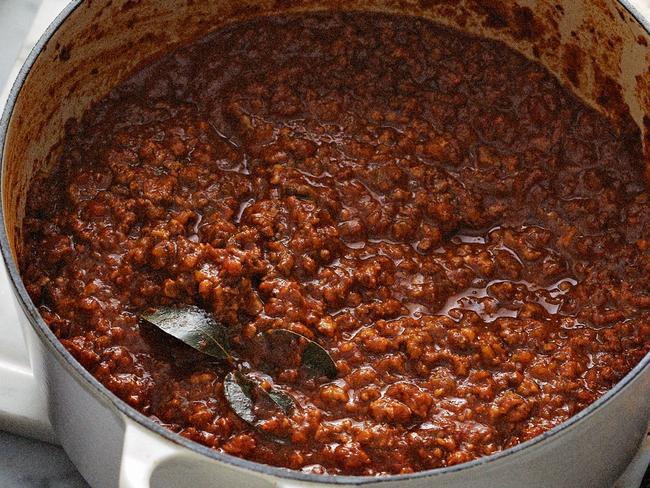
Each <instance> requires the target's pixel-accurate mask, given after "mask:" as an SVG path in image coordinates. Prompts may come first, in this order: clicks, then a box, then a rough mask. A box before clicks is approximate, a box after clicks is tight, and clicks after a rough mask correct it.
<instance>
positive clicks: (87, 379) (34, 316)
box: [0, 0, 650, 486]
mask: <svg viewBox="0 0 650 488" xmlns="http://www.w3.org/2000/svg"><path fill="white" fill-rule="evenodd" d="M618 2H619V3H620V4H621V5H622V6H623V7H624V8H625V9H626V10H627V12H628V13H629V14H630V15H631V16H632V17H633V18H634V19H635V20H636V21H637V22H639V24H640V25H641V26H642V27H643V28H644V30H646V31H647V32H648V33H649V34H650V19H646V18H645V17H643V16H642V15H641V13H640V12H639V10H638V9H637V8H636V7H635V6H634V5H632V3H631V0H618ZM83 3H84V0H71V2H70V3H69V4H68V5H67V6H66V7H65V8H64V9H63V11H62V12H61V13H60V14H59V15H58V16H57V17H56V19H54V21H52V23H51V24H50V25H49V26H48V28H47V29H46V30H45V32H44V33H43V35H42V36H41V37H40V39H39V40H38V42H37V43H36V44H35V45H34V47H33V49H32V50H31V52H30V54H29V56H28V57H27V59H26V60H25V63H24V64H23V66H22V68H21V69H20V72H19V74H18V76H17V77H16V80H15V81H14V83H13V86H12V88H11V91H10V93H9V97H8V99H7V103H6V105H5V107H4V110H3V114H2V118H1V119H0V157H2V164H0V182H1V181H2V176H3V172H4V149H5V142H6V137H7V130H8V128H9V122H10V119H11V116H12V114H13V110H14V107H15V104H16V99H17V98H18V95H19V94H20V90H21V88H22V85H23V83H24V82H25V80H26V78H27V77H28V75H29V72H30V70H31V68H32V66H33V65H34V63H35V62H36V59H37V58H38V56H39V55H40V53H41V51H42V50H43V48H44V47H45V46H46V45H47V43H48V41H49V39H50V38H51V37H52V35H53V34H54V33H55V32H56V31H57V30H58V29H59V28H60V27H61V26H62V25H63V24H64V22H65V21H66V20H67V18H68V17H69V16H70V14H71V13H72V12H74V10H75V9H76V8H77V7H79V6H80V5H82V4H83ZM3 197H4V186H3V185H1V184H0V221H1V222H2V225H0V250H1V252H2V257H3V260H4V264H5V267H6V269H7V272H8V276H9V279H10V281H11V285H12V287H13V290H14V293H15V294H16V298H17V301H18V303H19V304H20V307H21V309H22V310H23V312H24V313H25V314H26V315H27V317H28V319H29V322H30V324H31V325H32V327H33V329H34V330H35V331H36V333H37V334H38V336H39V337H40V338H41V339H44V340H45V342H46V344H47V347H49V348H51V349H53V351H52V352H53V353H54V355H55V357H56V359H57V361H59V363H60V364H61V365H62V366H63V367H64V368H65V369H66V370H68V371H69V372H71V373H72V374H73V375H76V379H77V380H78V381H80V383H81V385H82V386H83V387H84V388H85V389H86V390H88V391H89V392H91V393H92V394H94V395H96V396H97V397H98V399H100V400H101V401H102V402H104V403H105V404H107V405H108V406H109V407H111V408H114V409H116V410H117V411H118V412H119V413H122V414H124V415H125V416H126V417H128V418H130V419H131V420H133V421H135V422H137V423H139V424H140V425H142V426H144V427H146V428H147V429H149V430H150V431H153V432H155V433H156V434H158V435H160V436H162V437H163V438H165V439H167V440H169V441H171V442H173V443H175V444H178V445H180V446H183V447H185V448H187V449H189V450H191V451H194V452H197V453H199V454H202V455H205V456H207V457H208V458H212V459H214V460H217V461H221V462H224V463H226V464H230V465H232V466H235V467H237V468H240V469H249V470H252V471H255V472H257V473H259V474H262V475H269V476H277V477H280V478H284V479H288V480H295V481H306V482H311V483H330V484H334V485H355V486H362V485H366V484H370V483H382V482H395V481H400V480H412V479H419V478H434V477H438V476H443V475H446V474H450V473H456V472H460V471H465V470H470V469H473V468H477V467H479V466H482V465H485V464H488V463H492V462H494V461H497V460H500V459H503V458H505V457H508V456H512V455H515V454H517V453H520V452H521V451H523V450H525V449H528V448H532V447H533V446H535V445H537V444H540V443H542V442H543V441H545V440H547V439H549V438H551V437H556V438H557V437H560V436H561V435H563V434H564V433H566V432H567V431H568V430H569V429H570V428H571V427H573V426H574V425H575V424H577V423H578V422H580V421H582V420H584V419H586V418H587V417H588V416H590V415H591V414H592V413H593V412H595V411H596V410H598V409H600V408H601V407H602V406H604V405H605V404H607V403H608V402H609V400H610V399H611V398H612V397H614V396H615V395H616V394H617V393H618V392H619V391H621V390H622V389H624V388H625V387H626V386H627V385H628V384H629V383H631V382H632V381H633V380H634V379H636V378H637V376H638V375H639V374H640V373H641V372H642V371H643V370H644V369H646V368H647V367H650V353H649V354H647V355H646V356H645V357H644V358H643V359H642V360H641V361H640V362H639V364H637V365H636V366H635V367H634V368H633V369H632V370H631V371H630V372H629V373H628V374H627V375H626V376H625V377H624V378H623V379H621V380H620V381H619V382H618V383H617V384H616V385H615V386H614V387H613V388H612V389H611V390H609V391H608V392H607V393H606V394H605V395H603V396H602V397H600V398H599V399H598V400H596V401H595V402H594V403H592V404H591V405H589V407H587V408H585V409H584V410H582V411H581V412H579V413H578V414H576V415H574V416H573V417H571V418H569V419H568V420H566V421H565V422H563V423H561V424H560V425H558V426H556V427H554V428H553V429H551V430H548V431H546V432H544V433H543V434H541V435H539V436H537V437H535V438H533V439H531V440H529V441H526V442H523V443H521V444H518V445H516V446H514V447H511V448H509V449H506V450H504V451H500V452H497V453H495V454H492V455H490V456H485V457H482V458H479V459H476V460H474V461H470V462H467V463H463V464H459V465H456V466H451V467H447V468H438V469H432V470H427V471H420V472H416V473H410V474H403V475H388V476H382V477H368V476H333V475H316V474H308V473H301V472H299V471H294V470H290V469H285V468H278V467H274V466H269V465H265V464H261V463H256V462H253V461H248V460H245V459H241V458H238V457H235V456H231V455H228V454H224V453H220V452H217V451H214V450H212V449H210V448H208V447H206V446H203V445H201V444H198V443H196V442H194V441H190V440H189V439H186V438H185V437H183V436H181V435H178V434H176V433H174V432H172V431H170V430H168V429H166V428H164V427H162V426H161V425H159V424H157V423H155V422H154V421H153V420H151V419H150V418H149V417H147V416H145V415H143V414H141V413H140V412H138V411H137V410H135V409H134V408H132V407H131V406H129V405H128V404H127V403H125V402H124V401H123V400H121V399H120V398H118V397H117V396H116V395H115V394H113V393H112V392H110V391H109V390H108V389H107V388H106V387H104V386H103V385H102V384H101V383H100V382H99V381H98V380H97V379H95V377H93V376H92V375H91V374H90V373H89V372H88V371H87V370H86V369H85V368H84V367H83V366H81V364H80V363H79V362H77V360H76V359H75V358H74V357H73V356H72V354H70V353H69V352H68V350H67V349H65V347H63V345H62V344H61V343H60V342H59V340H58V339H57V338H56V336H55V335H54V333H53V332H52V331H51V330H50V328H49V327H48V326H47V324H46V323H45V321H44V320H43V318H42V317H41V315H40V313H39V312H38V309H37V308H36V306H35V305H34V303H33V302H32V300H31V298H30V297H29V294H28V293H27V290H26V289H25V287H24V285H23V282H22V279H21V277H20V273H19V271H18V267H17V263H16V262H15V261H14V258H13V255H12V253H11V247H10V245H9V238H8V235H7V231H6V228H5V226H4V205H3V202H4V198H3Z"/></svg>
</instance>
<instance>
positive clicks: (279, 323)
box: [21, 13, 650, 475]
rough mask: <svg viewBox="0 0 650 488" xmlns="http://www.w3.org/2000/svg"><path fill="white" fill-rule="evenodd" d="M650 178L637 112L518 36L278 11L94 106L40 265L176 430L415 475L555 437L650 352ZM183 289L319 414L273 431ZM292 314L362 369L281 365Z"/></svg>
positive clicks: (254, 450) (67, 160)
mask: <svg viewBox="0 0 650 488" xmlns="http://www.w3.org/2000/svg"><path fill="white" fill-rule="evenodd" d="M648 199H649V195H648V192H647V189H646V186H645V184H644V182H643V179H642V157H641V150H640V142H639V133H638V130H636V129H635V128H634V126H633V124H632V123H631V122H630V123H629V126H625V127H612V126H610V124H609V123H608V121H607V120H606V119H604V118H603V117H601V116H600V115H599V114H598V113H596V112H595V111H593V110H592V109H590V108H587V107H586V106H585V105H583V104H582V103H581V102H580V101H579V100H577V99H576V98H575V97H574V96H573V95H572V94H570V93H569V92H568V91H567V90H565V89H564V88H563V87H562V86H560V84H559V83H558V82H557V80H555V79H554V78H553V77H552V76H551V75H550V74H549V73H548V72H546V71H545V70H544V68H542V67H541V66H540V65H538V64H536V63H534V62H531V61H529V60H527V59H525V58H524V57H522V56H520V55H519V54H517V53H515V52H513V51H511V50H509V49H508V48H506V47H505V46H504V45H501V44H499V43H497V42H493V41H489V40H485V39H478V38H472V37H466V36H464V35H462V34H460V33H458V32H455V31H452V30H449V29H446V28H443V27H440V26H437V25H435V24H432V23H430V22H427V21H424V20H417V19H413V18H407V17H398V16H385V15H379V14H365V13H348V14H343V13H338V14H336V13H327V14H325V13H322V14H301V15H297V16H286V17H278V18H260V19H255V20H250V21H245V22H242V23H238V24H234V25H231V26H229V27H226V28H224V29H222V30H219V31H217V32H215V33H213V34H211V35H209V36H208V37H206V38H204V39H201V40H198V41H196V42H195V43H194V44H192V45H189V46H186V47H183V48H180V49H178V50H177V51H175V52H172V53H170V54H169V55H167V56H165V57H163V58H162V59H159V60H158V61H156V62H154V63H153V64H152V65H150V66H147V67H145V68H143V69H142V70H140V71H139V72H137V73H136V74H135V75H134V76H133V77H132V78H131V79H129V80H128V81H127V82H125V83H124V84H122V85H121V86H120V87H118V88H116V89H115V90H114V91H113V92H112V93H111V94H110V95H109V96H108V97H107V98H106V99H105V100H104V101H102V102H101V103H99V104H98V105H97V106H96V107H94V108H92V109H91V110H89V111H88V112H87V113H86V115H85V117H84V118H83V120H81V121H79V122H78V123H76V122H71V123H70V124H69V126H68V131H67V137H66V140H65V150H64V153H63V156H62V158H61V160H60V163H59V164H58V166H56V168H55V169H54V171H53V172H52V173H51V174H50V175H47V176H46V177H44V178H42V179H40V180H39V181H37V182H35V183H34V186H33V187H32V190H31V193H30V196H29V201H28V210H27V218H26V220H25V228H24V233H25V236H26V238H25V252H24V253H23V255H22V257H21V269H22V273H23V277H24V281H25V283H26V286H27V289H28V290H29V293H30V295H31V297H32V299H33V300H34V302H35V303H37V304H38V305H39V306H40V311H41V313H42V315H43V317H44V319H45V320H46V322H47V323H48V324H49V326H50V327H51V328H52V330H53V331H54V333H55V334H56V335H57V336H58V337H59V338H60V339H61V341H62V343H63V344H64V345H65V346H66V347H67V348H68V349H69V350H70V352H71V353H72V354H73V355H74V356H75V357H76V358H77V359H78V360H79V361H80V362H81V364H82V365H83V366H84V367H86V368H87V369H88V370H89V371H90V372H91V373H92V374H93V375H94V376H95V377H97V378H98V379H99V380H100V381H101V382H102V383H103V384H104V385H106V387H107V388H109V389H110V390H111V391H112V392H114V393H115V394H116V395H118V396H119V397H120V398H122V399H123V400H125V401H126V402H127V403H128V404H130V405H132V406H133V407H134V408H136V409H138V410H140V411H141V412H143V413H144V414H146V415H149V416H151V417H152V418H153V419H154V420H156V421H157V422H160V423H161V424H162V425H164V426H166V427H168V428H169V429H171V430H173V431H175V432H178V433H180V434H181V435H184V436H186V437H188V438H190V439H193V440H195V441H197V442H200V443H203V444H205V445H207V446H210V447H212V448H214V449H216V450H219V451H223V452H226V453H229V454H233V455H235V456H241V457H245V458H248V459H252V460H255V461H259V462H262V463H268V464H273V465H277V466H285V467H289V468H293V469H299V470H303V471H306V472H314V473H330V474H349V475H379V474H389V473H409V472H413V471H418V470H424V469H429V468H437V467H442V466H450V465H453V464H458V463H462V462H465V461H468V460H471V459H475V458H477V457H480V456H485V455H488V454H491V453H494V452H496V451H499V450H502V449H505V448H508V447H510V446H513V445H515V444H517V443H520V442H523V441H526V440H528V439H530V438H532V437H534V436H537V435H539V434H540V433H542V432H544V431H546V430H548V429H550V428H552V427H554V426H556V425H557V424H559V423H560V422H562V421H564V420H566V419H568V418H569V417H571V416H572V415H574V414H575V413H576V412H578V411H580V410H582V409H583V408H585V407H586V406H587V405H589V404H590V403H592V402H593V401H594V400H596V399H597V398H599V397H600V396H601V395H602V394H603V393H604V392H606V391H607V390H608V389H610V388H611V387H612V386H613V385H614V384H615V383H616V382H617V381H619V380H620V379H621V378H622V377H623V376H624V375H625V374H626V373H627V372H628V371H630V369H631V368H632V367H633V366H634V365H635V364H637V363H638V362H639V360H640V359H641V358H642V357H643V356H644V355H645V354H646V353H647V352H648V350H649V349H650V212H649V211H648V208H650V207H649V205H650V202H649V201H648ZM180 304H192V305H197V306H199V307H201V308H203V309H204V310H206V311H208V312H210V313H212V315H213V316H214V318H215V319H216V320H218V321H219V322H220V323H222V324H224V325H225V327H226V328H227V331H228V334H229V336H230V341H231V347H232V354H233V356H234V357H236V358H237V360H238V361H240V362H245V363H246V364H247V365H248V366H249V367H250V368H251V370H255V371H257V372H258V373H259V375H260V377H261V378H263V380H264V382H266V384H267V386H268V385H273V386H274V388H276V389H278V390H279V391H282V392H284V393H286V394H287V395H289V396H291V397H292V398H293V400H294V401H295V403H296V408H295V410H294V411H293V412H292V413H291V414H290V415H287V416H286V417H282V416H276V417H273V418H271V419H269V420H268V422H266V423H265V427H264V432H261V431H260V430H259V429H256V428H253V427H251V426H250V425H248V424H247V423H245V422H244V421H242V419H240V418H239V417H238V416H237V415H236V414H235V413H234V412H233V411H232V410H231V409H230V408H229V407H228V405H227V403H226V401H225V400H224V387H223V379H224V375H225V374H226V373H227V372H228V371H229V367H228V365H227V364H224V363H223V362H219V361H218V360H215V359H214V358H210V357H208V356H204V355H201V354H200V353H198V352H197V351H195V350H194V349H191V348H189V347H187V346H186V345H184V344H182V343H180V342H179V341H176V340H174V339H172V338H171V337H169V336H166V335H165V334H163V333H162V332H161V331H159V330H157V329H155V328H153V327H151V326H148V325H146V324H144V323H142V322H141V321H140V320H139V314H141V313H142V312H143V311H144V310H145V309H147V308H148V307H155V306H159V305H180ZM273 328H284V329H290V330H293V331H295V332H299V333H300V334H303V335H305V336H307V337H309V338H311V339H313V340H315V341H316V342H318V343H319V344H320V345H321V346H323V347H324V348H325V349H326V350H327V351H328V352H329V354H330V355H331V356H332V358H333V359H334V360H335V361H336V366H337V370H338V374H337V377H336V378H335V379H333V380H331V379H327V378H322V377H320V378H319V377H315V376H314V375H313V374H308V372H306V371H305V369H304V368H301V367H300V365H299V364H297V363H296V361H295V360H294V359H295V358H294V356H296V355H295V354H288V353H287V354H276V355H277V356H285V357H284V358H282V357H279V358H278V362H277V363H275V364H265V363H264V362H263V361H262V359H261V356H260V355H259V354H256V351H258V350H259V349H258V345H256V344H257V342H259V341H258V338H259V336H260V334H261V333H263V332H264V331H268V330H269V329H273ZM276 352H277V351H276ZM280 437H281V438H283V439H285V442H277V438H280Z"/></svg>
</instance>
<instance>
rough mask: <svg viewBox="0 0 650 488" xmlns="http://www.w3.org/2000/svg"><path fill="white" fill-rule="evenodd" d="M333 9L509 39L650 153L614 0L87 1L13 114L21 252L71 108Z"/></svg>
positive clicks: (10, 206) (632, 41)
mask: <svg viewBox="0 0 650 488" xmlns="http://www.w3.org/2000/svg"><path fill="white" fill-rule="evenodd" d="M329 8H337V9H345V10H358V9H365V10H374V11H389V12H401V13H408V14H412V15H418V16H423V17H428V18H431V19H434V20H436V21H438V22H441V23H443V24H447V25H450V26H453V27H457V28H460V29H462V30H464V31H467V32H470V33H473V34H479V35H483V36H487V37H491V38H495V39H499V40H502V41H504V42H506V43H507V44H508V45H510V46H511V47H514V48H515V49H517V50H518V51H520V52H522V53H523V54H525V55H526V56H528V57H530V58H533V59H539V60H540V61H541V62H542V63H543V64H544V65H546V66H547V67H548V68H549V69H550V70H551V71H553V72H554V73H555V75H556V76H558V77H559V78H560V79H561V80H563V81H564V82H565V84H567V85H569V86H571V87H573V89H574V90H575V91H576V92H577V93H578V94H579V95H580V96H581V97H582V98H583V99H584V100H586V101H587V102H589V103H590V104H591V105H593V106H595V107H597V108H598V109H599V110H601V111H603V112H605V113H606V114H608V115H609V116H610V117H612V119H613V120H615V121H617V120H619V119H620V117H621V115H622V114H623V113H625V112H626V110H627V108H628V107H629V111H630V113H631V114H632V116H633V118H634V120H635V122H636V123H637V124H638V125H639V127H640V128H641V130H642V131H643V134H644V146H645V148H646V154H650V118H649V117H648V116H646V114H650V71H649V69H648V67H649V66H650V49H649V48H648V42H650V36H648V35H647V33H646V32H645V31H644V30H643V28H642V27H641V26H640V25H639V24H638V23H637V22H636V20H634V19H633V18H632V16H631V15H630V14H629V13H628V12H627V11H626V10H625V8H624V7H623V6H622V5H621V4H619V3H618V2H617V1H616V0H552V1H549V0H221V1H211V2H194V1H192V0H187V1H183V2H181V1H179V0H140V1H134V0H115V1H112V2H91V1H85V2H81V3H80V5H79V6H78V7H77V8H76V9H75V10H74V11H73V12H72V13H71V14H70V16H69V18H68V19H67V20H66V21H65V22H64V24H63V25H62V26H61V27H60V28H59V29H58V30H57V31H56V32H55V33H54V34H53V35H52V36H51V38H50V39H49V41H48V42H47V44H46V45H45V46H44V47H43V48H42V50H41V53H40V55H39V56H38V58H37V60H36V61H35V63H34V64H33V66H32V68H31V70H30V72H29V75H28V76H27V78H26V80H25V82H24V84H23V85H22V88H21V90H20V93H19V94H18V97H17V99H16V103H15V109H14V111H13V116H12V117H11V120H10V123H9V129H8V133H7V139H6V144H5V147H4V154H3V175H4V178H3V182H2V184H3V189H4V191H3V197H4V198H3V206H4V212H5V226H6V229H7V232H8V235H9V241H10V243H11V244H12V250H13V253H14V257H15V256H16V255H17V254H19V253H20V242H21V231H20V228H21V226H22V219H23V215H24V208H25V195H26V191H27V188H28V185H29V182H30V181H31V179H32V177H33V176H34V175H36V174H38V173H39V172H41V171H47V169H48V168H49V167H50V165H51V164H52V162H54V161H55V160H56V159H57V158H58V156H59V155H60V150H61V147H60V141H61V139H62V137H63V135H64V130H65V123H66V121H67V120H68V119H70V118H78V117H80V116H81V115H82V114H83V112H84V111H85V109H86V108H88V107H89V106H90V105H92V104H93V103H94V102H96V101H98V100H99V99H100V98H102V97H103V96H105V95H106V94H107V93H108V92H109V90H110V89H111V88H112V87H113V86H115V85H116V84H118V83H119V82H120V81H121V80H123V79H124V78H125V77H127V76H128V74H129V73H131V72H132V71H133V70H134V69H135V68H137V66H138V65H140V64H141V63H143V62H145V61H146V60H147V59H149V58H151V57H154V56H156V55H158V54H160V53H162V52H165V51H167V50H169V49H170V48H172V47H173V46H175V45H178V44H179V43H184V42H188V41H190V40H191V39H193V38H195V37H196V36H200V35H202V34H205V33H207V32H208V31H211V30H214V29H216V28H218V27H219V26H221V25H223V24H224V23H227V22H232V21H234V20H237V19H241V18H246V17H251V16H256V15H263V14H268V13H277V12H294V11H304V10H322V9H329ZM648 174H649V175H650V170H648Z"/></svg>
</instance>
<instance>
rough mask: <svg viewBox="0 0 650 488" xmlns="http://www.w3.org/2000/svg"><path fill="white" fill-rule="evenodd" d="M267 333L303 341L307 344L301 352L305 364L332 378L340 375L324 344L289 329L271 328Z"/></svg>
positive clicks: (317, 372) (316, 371) (315, 371)
mask: <svg viewBox="0 0 650 488" xmlns="http://www.w3.org/2000/svg"><path fill="white" fill-rule="evenodd" d="M267 333H268V334H271V335H275V334H281V335H285V336H288V337H290V338H293V339H298V340H299V341H302V342H303V343H304V344H305V346H304V349H303V350H302V354H301V361H302V364H303V365H304V366H306V367H307V368H309V369H310V370H311V371H312V372H314V373H316V374H320V375H324V376H327V377H328V378H330V379H334V378H336V377H337V376H338V370H337V368H336V363H335V362H334V359H332V356H330V355H329V353H328V352H327V351H326V350H325V349H324V348H323V346H321V345H320V344H318V343H317V342H316V341H312V340H311V339H309V338H308V337H305V336H304V335H302V334H299V333H298V332H294V331H292V330H289V329H270V330H269V331H268V332H267Z"/></svg>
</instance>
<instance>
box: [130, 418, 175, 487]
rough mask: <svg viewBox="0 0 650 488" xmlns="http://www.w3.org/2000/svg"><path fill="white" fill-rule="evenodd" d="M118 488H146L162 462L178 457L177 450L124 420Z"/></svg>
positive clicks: (140, 427) (139, 426)
mask: <svg viewBox="0 0 650 488" xmlns="http://www.w3.org/2000/svg"><path fill="white" fill-rule="evenodd" d="M125 424H126V425H125V430H124V441H123V444H122V460H121V463H120V478H119V485H118V486H119V488H148V487H149V485H150V481H151V475H152V474H153V472H154V470H155V469H156V468H157V467H158V466H159V465H160V464H162V463H163V462H165V461H167V460H168V459H171V458H172V457H175V456H177V455H178V452H179V448H178V447H177V446H176V445H175V444H173V443H171V442H169V441H167V440H165V439H162V438H160V437H159V436H157V435H155V434H153V433H152V432H150V431H149V430H148V429H146V428H144V427H142V426H141V425H140V424H138V423H136V422H134V421H131V420H129V419H126V420H125Z"/></svg>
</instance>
